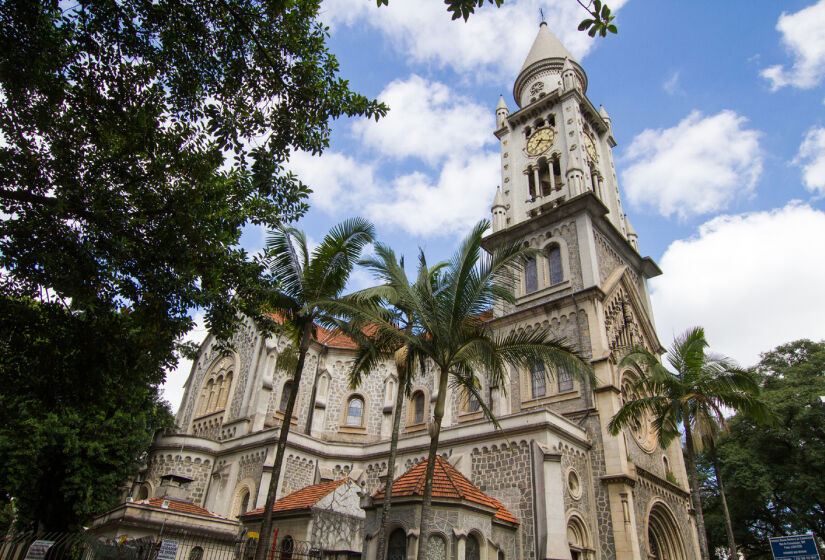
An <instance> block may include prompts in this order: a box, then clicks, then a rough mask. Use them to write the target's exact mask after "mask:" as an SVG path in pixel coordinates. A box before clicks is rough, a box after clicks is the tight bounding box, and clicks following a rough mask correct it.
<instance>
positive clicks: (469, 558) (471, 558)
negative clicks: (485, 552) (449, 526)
mask: <svg viewBox="0 0 825 560" xmlns="http://www.w3.org/2000/svg"><path fill="white" fill-rule="evenodd" d="M464 558H465V559H466V560H481V550H480V547H479V545H478V539H477V538H476V537H475V535H470V536H469V537H467V548H466V549H465V550H464Z"/></svg>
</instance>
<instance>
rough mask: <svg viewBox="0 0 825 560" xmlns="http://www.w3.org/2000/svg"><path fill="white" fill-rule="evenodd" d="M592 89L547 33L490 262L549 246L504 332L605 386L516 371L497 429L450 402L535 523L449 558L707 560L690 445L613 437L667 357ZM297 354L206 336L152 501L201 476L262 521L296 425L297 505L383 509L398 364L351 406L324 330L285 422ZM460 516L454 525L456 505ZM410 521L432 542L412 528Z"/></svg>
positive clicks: (419, 384)
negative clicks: (303, 492) (565, 352)
mask: <svg viewBox="0 0 825 560" xmlns="http://www.w3.org/2000/svg"><path fill="white" fill-rule="evenodd" d="M586 92H587V76H586V74H585V72H584V69H583V68H582V67H581V66H580V65H579V64H578V63H577V62H576V61H575V60H574V59H573V57H572V56H571V55H570V54H569V53H568V52H567V50H566V49H565V48H564V46H563V45H562V44H561V43H560V42H559V41H558V39H557V38H556V37H555V36H554V35H553V34H552V33H551V32H550V31H549V29H548V28H547V27H546V25H545V24H542V26H541V27H540V29H539V33H538V35H537V37H536V40H535V43H534V44H533V47H532V49H531V50H530V53H529V54H528V56H527V59H526V61H525V63H524V66H523V68H522V70H521V72H520V73H519V74H518V77H517V78H516V81H515V85H514V91H513V93H514V98H515V101H516V108H515V110H513V111H512V112H511V111H510V109H509V108H508V106H507V104H506V103H505V102H504V99H503V98H502V99H501V100H500V102H499V105H498V107H497V108H496V130H495V131H494V133H495V135H496V137H497V138H498V139H499V140H500V144H501V187H500V188H499V189H498V190H497V192H496V193H495V197H494V202H493V205H492V209H491V210H492V218H493V230H492V233H490V234H489V235H488V237H487V238H486V241H485V247H486V248H487V249H490V250H491V249H492V248H494V247H495V246H496V245H497V244H498V243H501V242H504V241H513V240H518V241H519V242H522V243H524V244H525V245H529V246H531V247H535V248H537V249H540V250H541V256H539V257H538V258H537V259H535V260H534V261H531V262H530V263H529V264H528V266H527V267H526V268H525V271H524V275H523V278H521V283H520V286H519V287H518V289H517V291H518V294H517V295H518V301H517V303H516V304H515V305H514V306H509V305H506V306H505V305H500V306H498V307H496V308H495V309H494V313H493V318H492V319H491V321H492V323H493V326H494V327H495V328H496V329H497V330H498V331H499V332H500V333H501V334H506V333H509V332H512V331H514V330H521V329H534V328H538V327H550V329H551V331H552V333H553V334H554V335H555V336H558V337H561V338H564V339H565V340H566V341H567V343H568V344H570V345H572V346H574V347H575V348H576V349H577V350H578V351H579V352H580V353H581V354H582V355H583V356H585V357H586V358H587V359H588V360H589V361H590V362H591V364H592V365H593V368H594V370H595V374H596V384H595V386H593V387H590V386H587V385H584V386H583V385H580V384H579V383H578V382H577V381H574V380H573V379H572V378H571V377H570V376H569V374H567V373H566V372H564V371H555V370H553V369H549V368H544V367H536V368H533V369H532V370H530V371H528V370H521V371H519V370H513V371H511V372H510V376H509V381H508V386H507V387H494V386H489V384H487V381H486V380H485V379H482V380H481V381H482V385H483V389H484V390H483V395H484V396H485V399H486V400H488V404H489V405H490V407H491V409H492V410H493V411H494V412H495V414H496V415H497V417H498V418H499V420H500V423H501V429H500V430H498V431H497V430H494V429H493V427H492V425H491V424H490V423H488V422H486V421H485V420H484V419H483V418H482V413H481V411H480V409H479V407H478V404H477V403H474V402H472V401H471V400H468V399H467V398H466V397H465V396H464V395H463V394H459V393H458V392H456V391H455V390H453V389H452V388H450V389H448V391H449V392H448V395H447V398H448V401H447V402H448V403H450V406H448V410H447V412H446V414H445V417H444V420H443V430H442V435H441V444H440V449H439V452H440V454H441V455H442V456H443V457H444V458H445V459H446V461H447V462H449V465H451V466H452V467H454V468H455V469H456V470H457V471H458V472H459V473H461V475H463V477H466V479H467V480H469V481H471V482H472V484H473V485H475V487H477V488H478V489H479V490H480V491H481V492H483V493H484V494H485V495H487V496H489V497H492V498H494V499H495V500H497V501H498V502H500V503H501V504H502V505H503V507H504V508H506V510H507V511H509V512H512V514H513V516H515V518H516V519H517V524H511V525H509V526H507V527H506V528H505V529H506V530H504V529H502V528H501V527H498V528H497V526H496V524H495V523H490V519H489V516H488V517H484V516H483V515H480V516H479V515H476V513H477V512H476V513H472V512H471V513H466V512H463V510H462V511H458V509H457V510H456V512H457V513H456V516H457V517H455V519H459V518H461V519H465V520H469V521H466V523H470V524H471V523H473V521H472V519H474V517H473V516H474V515H475V516H476V517H478V518H479V519H480V520H481V521H479V525H478V527H469V526H467V527H457V526H455V523H457V521H452V522H450V523H452V525H451V526H452V527H453V530H452V532H450V531H448V530H447V529H446V528H445V534H444V535H443V538H444V539H445V543H446V544H445V546H444V547H441V548H438V552H437V553H438V554H439V555H442V557H445V558H450V559H459V560H464V558H470V557H474V558H487V559H490V560H492V559H497V558H524V559H531V560H545V559H558V560H561V559H564V560H583V559H588V560H613V559H617V560H624V559H647V558H649V559H653V558H660V559H669V560H670V559H674V560H694V559H698V558H699V554H698V548H697V542H696V530H695V523H694V518H693V515H692V511H691V509H690V503H689V492H688V483H687V477H686V474H685V467H684V464H683V460H682V455H681V449H680V447H679V445H678V442H676V443H674V444H673V445H671V446H670V447H669V448H668V449H662V448H660V447H659V446H658V445H657V442H656V439H655V434H654V433H652V432H651V430H650V429H649V427H648V425H647V424H646V423H645V422H640V423H639V424H638V425H634V426H632V427H631V428H630V429H628V430H627V431H626V432H625V433H624V434H623V435H620V436H618V437H616V436H612V435H610V434H609V432H608V430H607V424H608V422H609V421H610V419H611V418H612V416H613V415H614V414H615V413H616V411H617V410H618V409H619V408H620V407H621V405H622V402H623V400H624V399H627V398H630V397H631V396H632V395H631V384H632V381H633V373H632V372H630V371H623V370H621V369H620V368H619V367H618V366H617V363H618V359H619V357H620V352H621V348H622V347H624V346H627V345H629V344H644V345H645V346H646V347H647V348H649V349H651V350H654V351H658V350H660V346H661V345H660V342H659V340H658V338H657V335H656V332H655V328H654V325H653V319H652V310H651V303H650V298H649V293H648V288H647V279H648V278H651V277H653V276H656V275H658V274H660V270H659V269H658V267H657V266H656V264H655V263H654V262H653V261H652V260H651V259H650V258H648V257H643V256H641V255H640V254H639V250H638V243H637V236H636V233H635V231H634V230H633V228H632V226H631V225H630V222H629V220H628V219H627V216H626V215H625V214H624V212H623V209H622V204H621V199H620V196H619V189H618V183H617V179H616V173H615V169H614V166H613V159H612V148H613V147H614V146H615V140H614V138H613V129H612V125H611V121H610V118H609V117H608V115H607V113H606V112H605V110H604V109H603V108H599V109H597V108H596V107H595V106H594V105H593V104H592V103H591V102H590V100H589V99H588V98H587V96H586ZM286 344H287V343H286V341H285V340H283V339H280V338H277V337H274V338H273V337H266V336H263V335H262V334H261V333H259V332H258V331H257V330H256V328H255V326H254V325H253V324H251V323H249V324H247V325H245V327H244V328H242V329H241V330H240V331H239V332H238V333H237V334H236V335H235V339H234V340H233V347H234V348H235V349H236V351H235V352H234V353H232V354H231V355H225V354H221V353H220V352H219V350H218V348H217V345H216V341H215V340H214V339H213V338H212V337H211V336H209V337H207V339H206V340H205V341H204V343H203V344H202V346H201V348H200V351H199V356H198V359H197V360H196V361H195V363H194V365H193V368H192V371H191V374H190V376H189V379H188V380H187V382H186V389H185V395H184V398H183V401H182V403H181V406H180V409H179V412H178V415H177V426H178V430H177V433H174V434H167V435H164V436H162V437H159V438H158V439H157V440H156V441H155V443H154V445H153V447H152V449H151V452H150V454H149V457H148V463H147V468H146V469H145V470H144V471H143V472H142V473H141V475H140V477H139V478H138V480H137V481H136V482H135V484H134V486H133V489H132V493H133V496H134V498H135V499H138V498H141V499H145V498H152V497H154V496H155V495H156V494H157V493H158V492H159V485H160V480H161V477H163V476H166V475H169V474H170V473H172V474H176V475H179V476H185V477H188V478H189V479H191V480H192V482H191V483H190V484H189V485H188V488H187V492H188V496H187V499H188V500H189V501H191V502H194V503H195V504H197V505H199V506H201V507H203V508H206V509H207V510H209V511H211V512H215V513H216V514H219V515H223V516H227V517H229V518H234V517H237V516H238V515H240V514H242V513H244V512H246V511H249V510H253V509H254V508H258V507H261V506H263V503H264V500H265V496H266V489H267V487H268V486H269V483H270V478H271V475H272V461H273V456H274V441H275V440H276V438H277V436H278V427H279V426H280V425H281V423H282V422H285V421H290V422H291V423H292V428H291V434H290V438H289V443H288V446H287V451H286V455H285V465H284V468H283V472H282V473H281V479H280V480H279V481H278V495H279V496H284V495H286V494H289V493H291V492H294V491H296V490H299V489H301V488H304V487H306V486H309V485H313V484H317V483H320V482H324V481H329V480H337V479H340V478H343V477H349V478H351V479H353V480H354V481H356V482H357V483H358V484H359V485H360V486H361V487H362V488H363V490H364V491H365V494H374V493H375V492H376V491H377V490H379V489H380V488H381V486H382V484H383V482H384V479H385V476H386V470H387V456H388V452H389V438H390V428H391V420H392V413H393V405H394V402H395V391H397V390H398V386H397V379H396V377H395V371H394V364H393V362H392V361H389V360H388V361H387V362H386V363H385V364H382V365H381V366H380V367H378V368H377V369H376V370H375V371H373V372H372V373H371V374H370V375H369V376H366V377H365V378H364V381H363V383H362V385H361V386H360V387H358V389H356V390H355V391H352V390H350V389H349V388H348V381H347V374H348V370H349V367H350V364H351V362H352V360H353V357H354V345H353V343H352V341H350V340H349V339H347V338H346V337H343V336H341V335H340V334H337V333H330V332H327V331H325V330H323V329H319V330H318V336H317V337H316V340H314V341H313V342H312V347H311V349H310V354H309V356H308V358H307V361H306V365H305V369H304V374H303V377H302V380H301V385H300V387H298V388H297V390H298V397H297V401H296V407H295V413H294V416H293V417H292V418H291V419H287V418H285V417H284V414H283V410H284V408H285V406H284V405H285V402H286V401H285V396H286V395H288V393H289V391H291V390H294V389H295V388H294V387H292V382H291V381H290V378H289V377H290V376H289V373H288V372H286V371H283V370H282V369H281V368H280V367H279V355H280V353H281V352H282V351H283V350H284V348H285V345H286ZM434 377H435V376H434V375H430V374H429V372H425V373H423V374H419V375H418V376H417V377H416V378H415V380H414V383H413V391H412V395H411V398H410V399H409V400H407V401H406V402H405V404H404V410H403V416H402V418H403V420H402V427H401V430H402V432H401V439H400V443H399V456H398V464H397V466H396V472H397V473H399V474H401V473H404V472H405V471H408V470H409V469H410V468H412V467H413V466H414V465H416V464H417V463H419V462H420V461H421V460H422V459H424V458H425V457H426V454H427V445H428V442H429V438H428V436H427V430H426V423H427V419H428V418H429V416H430V412H431V408H432V406H433V405H434V403H435V400H436V398H437V394H436V391H437V387H435V386H434ZM442 509H443V510H444V512H445V515H447V516H448V514H449V512H450V510H449V507H446V508H442ZM399 511H400V510H399ZM462 516H463V517H462ZM448 517H449V516H448ZM482 518H483V519H482ZM445 519H447V517H445ZM482 521H483V523H482ZM450 523H445V525H450ZM462 523H463V521H462ZM393 524H394V525H393V527H392V528H391V529H392V530H402V531H403V535H404V536H405V537H406V538H407V539H411V540H414V539H416V538H417V532H416V530H417V522H416V519H415V518H414V513H413V514H410V515H409V516H407V517H406V518H404V517H403V516H400V517H396V518H394V520H393ZM374 530H375V527H370V526H369V523H368V526H367V527H366V528H365V532H364V533H365V543H363V544H362V543H358V546H359V548H358V549H359V550H363V551H364V553H365V556H369V554H370V552H368V551H371V550H372V548H374V547H371V543H370V539H372V538H373V537H374V534H375V531H374ZM472 535H476V536H474V537H473V536H472ZM470 538H474V539H476V541H477V542H476V543H475V544H472V543H470V542H469V540H468V539H470ZM409 542H412V541H409ZM473 547H476V548H473ZM408 550H411V549H409V548H408ZM468 551H469V552H468ZM476 551H477V552H476ZM476 554H477V555H476Z"/></svg>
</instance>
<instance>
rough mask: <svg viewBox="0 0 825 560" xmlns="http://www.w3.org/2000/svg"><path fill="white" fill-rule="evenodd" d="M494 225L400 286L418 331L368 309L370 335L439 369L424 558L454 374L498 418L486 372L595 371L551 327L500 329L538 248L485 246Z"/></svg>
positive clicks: (495, 375) (499, 377)
mask: <svg viewBox="0 0 825 560" xmlns="http://www.w3.org/2000/svg"><path fill="white" fill-rule="evenodd" d="M488 228H489V222H487V221H486V220H484V221H482V222H479V223H478V224H477V225H476V226H475V227H474V228H473V230H472V232H471V233H470V235H469V236H468V237H467V238H466V239H465V240H464V242H463V243H462V244H461V246H460V247H459V249H458V251H457V252H456V254H455V255H454V256H453V258H452V259H451V260H450V261H449V262H447V263H446V264H445V265H444V267H443V268H441V269H439V270H438V271H437V272H435V273H434V274H429V270H430V269H429V268H428V267H427V264H426V259H425V258H424V256H423V254H422V255H421V257H420V262H419V280H418V281H416V282H415V283H414V284H412V285H410V284H402V283H399V284H398V285H397V286H394V289H395V291H396V293H395V296H394V297H395V298H396V300H397V302H398V308H399V309H400V308H403V309H409V310H411V312H412V316H413V317H414V320H413V329H412V332H409V333H408V332H406V331H404V330H400V329H398V327H397V325H396V324H395V323H394V322H392V321H390V320H387V318H386V317H385V316H383V315H382V314H381V313H377V312H376V313H372V314H364V315H362V317H363V321H364V323H370V324H371V327H370V330H371V332H372V336H374V337H376V338H377V339H378V340H380V341H381V343H380V346H382V347H391V346H394V347H401V346H404V347H406V351H407V357H406V361H407V364H409V365H414V364H417V365H418V367H419V368H421V370H422V371H423V370H424V365H425V364H426V363H429V364H431V365H433V366H434V369H435V372H436V375H437V379H436V381H437V387H438V388H437V399H436V404H435V407H434V410H433V417H432V419H431V421H430V423H429V430H428V432H429V435H430V448H429V459H428V463H427V470H426V475H425V476H426V477H425V483H424V496H423V503H422V506H421V526H420V529H419V539H420V540H419V547H418V559H419V560H423V559H424V558H426V555H427V547H428V544H429V540H428V537H429V533H430V509H431V506H432V486H433V470H434V467H435V457H436V454H437V452H438V441H439V436H440V434H441V421H442V419H443V417H444V410H445V405H446V396H447V387H448V384H450V383H451V382H452V385H453V386H454V387H456V388H458V389H460V390H462V391H463V393H464V395H465V397H466V398H474V399H476V400H477V401H478V403H479V404H480V407H481V409H482V410H483V411H484V414H485V415H486V416H487V417H488V418H489V419H490V420H492V421H493V422H494V423H495V424H496V425H498V424H497V422H496V420H495V418H494V417H493V415H492V413H491V411H490V409H489V407H488V406H487V404H486V403H485V402H484V399H483V398H482V396H481V394H480V393H479V387H480V383H479V381H478V375H479V374H481V373H482V372H483V373H484V374H485V375H486V376H487V378H488V380H489V382H490V383H491V384H492V385H498V386H500V387H503V386H504V383H503V381H504V379H505V377H506V371H507V368H508V367H509V366H514V367H530V366H531V365H534V364H535V363H537V362H539V361H542V362H544V363H546V364H555V365H559V366H562V367H565V368H566V369H567V370H568V371H570V372H571V373H572V374H574V375H575V376H577V377H579V378H580V379H584V378H588V377H589V376H590V375H592V373H591V370H590V368H589V366H588V365H587V364H585V363H584V362H582V361H581V360H580V359H579V358H578V357H576V356H575V354H573V353H572V351H571V350H570V349H569V348H568V347H567V346H565V345H564V344H563V343H561V342H559V341H557V340H552V339H550V337H549V332H548V331H547V330H544V329H536V330H532V331H522V332H514V333H512V334H510V335H507V336H503V337H502V336H499V335H497V334H496V332H495V330H494V328H493V327H492V326H491V325H490V323H489V322H488V321H487V320H486V317H487V315H488V312H489V311H490V309H491V308H492V307H493V304H494V303H495V302H496V301H505V302H510V303H515V296H514V295H513V284H514V282H515V280H516V278H517V275H516V273H517V272H518V271H519V270H520V268H521V265H522V263H523V262H524V261H525V260H526V259H527V258H528V257H531V256H533V255H534V253H535V251H532V250H529V249H523V248H521V247H519V245H518V244H502V245H501V246H499V247H498V248H497V249H496V250H495V251H494V252H493V253H492V254H491V255H488V254H486V253H484V252H483V250H482V248H481V240H482V236H483V234H484V231H485V230H487V229H488ZM422 277H423V278H425V279H424V280H422Z"/></svg>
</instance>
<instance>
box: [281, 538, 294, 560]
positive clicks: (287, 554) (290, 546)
mask: <svg viewBox="0 0 825 560" xmlns="http://www.w3.org/2000/svg"><path fill="white" fill-rule="evenodd" d="M294 549H295V541H293V540H292V537H290V536H289V535H287V536H285V537H284V540H282V541H281V558H280V560H292V551H293V550H294Z"/></svg>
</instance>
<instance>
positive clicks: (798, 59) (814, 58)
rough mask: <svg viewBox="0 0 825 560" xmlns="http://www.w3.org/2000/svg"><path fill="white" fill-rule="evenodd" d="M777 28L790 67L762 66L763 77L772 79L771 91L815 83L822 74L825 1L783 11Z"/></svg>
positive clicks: (824, 58) (824, 67) (824, 51)
mask: <svg viewBox="0 0 825 560" xmlns="http://www.w3.org/2000/svg"><path fill="white" fill-rule="evenodd" d="M776 29H777V31H779V32H780V33H781V34H782V44H783V45H784V46H785V48H786V49H787V50H788V52H789V53H790V54H791V55H792V56H793V57H794V62H793V66H792V67H791V68H788V69H786V68H785V67H784V66H782V65H779V64H777V65H775V66H771V67H769V68H765V69H764V70H762V72H761V73H760V74H761V75H762V77H763V78H766V79H767V80H769V81H770V82H771V89H772V90H774V91H776V90H777V89H779V88H781V87H784V86H793V87H797V88H802V89H808V88H812V87H814V86H815V85H817V84H818V83H819V82H820V81H821V80H822V76H824V75H825V0H820V1H819V2H817V3H816V4H813V5H811V6H808V7H807V8H803V9H802V10H800V11H798V12H795V13H792V14H788V13H786V12H782V15H781V16H779V20H778V21H777V23H776Z"/></svg>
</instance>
